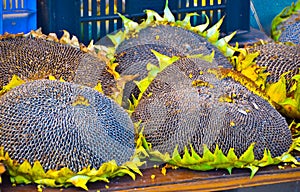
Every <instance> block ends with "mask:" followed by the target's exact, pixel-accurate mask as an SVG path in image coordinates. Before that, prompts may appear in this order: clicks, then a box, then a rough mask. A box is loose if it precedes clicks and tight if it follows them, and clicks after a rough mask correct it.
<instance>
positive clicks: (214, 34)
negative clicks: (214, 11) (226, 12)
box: [206, 17, 224, 42]
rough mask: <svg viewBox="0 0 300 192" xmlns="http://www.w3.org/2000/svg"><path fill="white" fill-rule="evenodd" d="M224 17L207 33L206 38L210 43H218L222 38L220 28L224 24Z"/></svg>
mask: <svg viewBox="0 0 300 192" xmlns="http://www.w3.org/2000/svg"><path fill="white" fill-rule="evenodd" d="M223 20H224V17H222V18H221V19H220V20H219V21H218V22H217V23H216V24H215V25H214V26H212V27H211V28H209V29H208V30H207V31H206V37H207V40H208V41H209V42H217V41H218V39H219V36H220V31H219V29H220V27H221V25H222V23H223Z"/></svg>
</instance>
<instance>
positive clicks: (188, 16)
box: [176, 13, 199, 30]
mask: <svg viewBox="0 0 300 192" xmlns="http://www.w3.org/2000/svg"><path fill="white" fill-rule="evenodd" d="M193 16H199V14H197V13H187V14H186V15H185V18H184V19H183V20H182V21H180V20H178V21H176V24H177V25H179V26H180V27H183V28H185V29H192V30H195V27H192V26H191V17H193ZM198 30H199V29H198Z"/></svg>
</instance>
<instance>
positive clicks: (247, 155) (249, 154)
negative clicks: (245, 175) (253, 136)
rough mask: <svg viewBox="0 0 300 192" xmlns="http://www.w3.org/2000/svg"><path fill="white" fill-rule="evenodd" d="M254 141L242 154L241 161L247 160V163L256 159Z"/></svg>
mask: <svg viewBox="0 0 300 192" xmlns="http://www.w3.org/2000/svg"><path fill="white" fill-rule="evenodd" d="M254 145H255V144H254V143H252V144H251V145H250V146H249V148H248V149H247V150H246V151H245V152H244V153H243V154H242V155H241V156H240V158H239V161H242V162H245V163H251V162H253V161H254V160H255V157H254V152H253V149H254Z"/></svg>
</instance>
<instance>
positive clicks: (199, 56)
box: [187, 50, 215, 63]
mask: <svg viewBox="0 0 300 192" xmlns="http://www.w3.org/2000/svg"><path fill="white" fill-rule="evenodd" d="M187 58H197V59H202V60H204V61H207V62H210V63H212V62H213V60H214V58H215V51H214V50H213V51H212V52H211V54H210V55H203V54H196V55H188V56H187Z"/></svg>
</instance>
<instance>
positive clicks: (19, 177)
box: [11, 175, 32, 184]
mask: <svg viewBox="0 0 300 192" xmlns="http://www.w3.org/2000/svg"><path fill="white" fill-rule="evenodd" d="M11 181H12V183H16V184H22V183H24V184H30V183H32V181H31V180H30V179H28V178H26V177H25V176H23V175H17V176H15V177H11Z"/></svg>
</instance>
